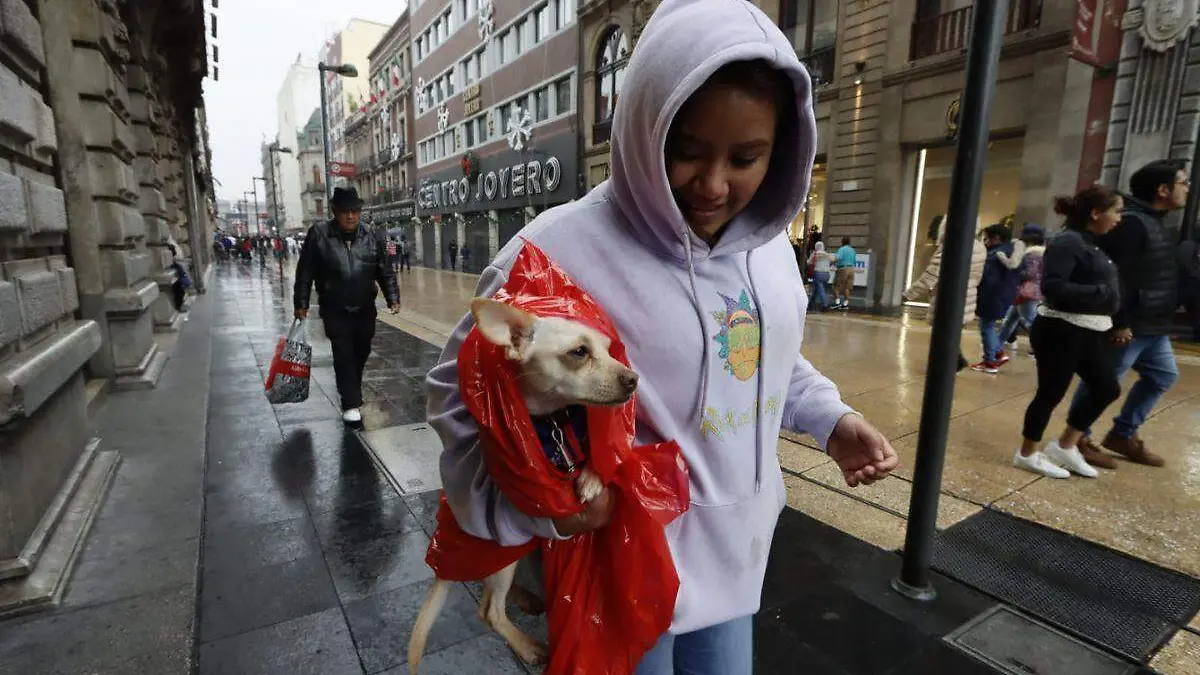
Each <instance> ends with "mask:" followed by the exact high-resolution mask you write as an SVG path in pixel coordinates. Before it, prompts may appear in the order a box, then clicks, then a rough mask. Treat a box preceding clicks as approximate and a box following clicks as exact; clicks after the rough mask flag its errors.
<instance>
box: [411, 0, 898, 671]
mask: <svg viewBox="0 0 1200 675" xmlns="http://www.w3.org/2000/svg"><path fill="white" fill-rule="evenodd" d="M681 26H686V27H689V30H680V27H681ZM622 91H623V93H622V96H621V97H620V99H619V100H618V102H617V109H616V114H615V115H614V118H613V119H614V121H613V128H612V144H613V149H614V152H613V165H612V176H611V178H609V179H608V180H607V181H605V182H604V183H602V184H600V185H599V186H597V187H596V188H595V189H593V190H592V191H591V192H590V193H588V194H587V195H585V196H583V197H582V198H581V199H579V200H577V201H575V202H572V203H570V204H564V205H562V206H558V207H555V208H553V209H550V210H548V211H545V212H544V213H542V214H540V215H539V216H538V217H537V218H536V219H535V220H534V221H533V222H531V223H530V224H529V225H528V226H527V227H526V228H525V229H524V230H523V231H522V237H523V238H525V239H528V240H529V241H531V242H532V243H533V244H535V245H537V246H538V247H540V248H541V249H542V250H543V251H544V252H545V253H546V254H547V255H548V256H549V257H550V258H551V259H552V260H554V261H555V262H556V263H557V264H558V265H559V266H561V267H562V268H563V270H564V271H565V272H566V273H567V274H569V275H570V276H571V277H572V278H573V280H574V281H576V282H577V283H578V284H579V285H580V286H581V287H584V288H586V289H587V291H588V293H589V294H591V295H592V296H593V297H594V298H595V299H596V301H597V302H598V303H599V304H600V305H601V306H602V307H603V308H604V309H605V310H606V311H607V312H608V314H609V315H610V316H611V317H612V319H613V322H614V325H616V326H617V328H618V330H619V331H620V332H621V337H622V340H623V341H624V343H625V347H626V348H627V351H628V356H629V359H630V361H631V362H633V363H634V364H637V368H638V374H639V375H640V378H641V379H640V385H639V393H640V394H641V395H640V396H638V397H637V407H638V409H637V417H638V420H639V424H638V438H637V442H638V443H651V442H656V441H661V440H666V439H673V440H676V441H678V443H679V445H680V447H681V448H682V451H683V455H684V457H685V459H686V461H687V463H688V465H689V469H690V476H691V482H690V489H691V503H692V505H693V506H692V508H690V509H689V510H688V511H687V512H686V513H684V514H683V515H682V516H681V517H680V518H679V519H678V521H676V522H674V523H672V524H671V526H670V527H669V528H667V537H668V543H669V545H670V548H671V554H672V558H673V560H674V561H675V564H676V566H677V568H678V571H679V579H680V586H679V590H678V599H677V601H676V605H675V608H674V609H675V612H674V620H673V622H672V624H671V626H670V629H669V632H668V633H666V634H664V635H663V636H662V637H661V638H660V639H659V640H658V642H657V644H656V645H655V646H654V647H652V648H651V649H650V651H649V652H648V653H647V654H646V656H645V657H644V658H643V659H642V662H641V663H640V664H639V665H638V666H637V668H636V669H635V672H636V674H637V675H672V674H673V673H689V674H691V675H749V674H750V673H751V671H752V669H753V661H754V654H753V626H754V621H753V617H754V614H755V612H757V611H758V609H759V606H760V599H761V596H762V585H763V578H764V574H765V572H766V565H767V559H768V557H769V554H770V543H771V538H772V534H773V532H774V531H775V525H776V522H777V520H778V517H779V513H780V510H781V509H782V508H783V505H784V503H785V501H786V489H785V487H784V485H783V480H782V474H781V470H780V468H779V459H778V456H777V455H776V452H775V447H774V446H775V443H774V441H773V440H771V439H774V438H776V437H778V434H779V432H780V428H781V426H782V427H783V428H786V429H789V430H793V431H799V430H804V431H807V432H810V433H811V434H812V435H813V436H814V438H816V442H817V443H818V444H819V445H821V446H822V447H825V448H827V449H828V452H829V454H830V455H831V456H832V458H833V459H834V461H835V462H836V463H837V464H838V466H839V468H840V470H841V471H842V472H843V476H844V479H845V480H846V482H847V483H848V484H849V485H851V486H855V485H859V484H863V483H868V482H872V481H873V480H876V479H878V478H880V477H882V476H884V475H886V474H887V473H888V472H889V471H891V470H892V469H893V468H894V467H895V466H896V464H897V460H896V455H895V452H894V450H892V448H891V446H890V444H889V443H888V442H887V440H886V439H885V438H884V437H883V436H882V434H880V433H879V432H878V431H877V430H876V429H875V428H874V427H872V426H871V425H870V424H868V423H867V422H866V421H865V420H864V419H863V418H862V417H860V416H858V415H856V414H854V413H853V412H852V411H851V409H850V407H849V406H847V405H845V404H844V403H843V402H842V401H841V397H840V396H839V394H838V392H837V388H836V387H835V386H834V385H833V383H832V382H830V381H829V380H828V379H827V378H825V377H824V376H823V375H821V374H820V372H818V371H817V369H816V368H815V367H813V365H812V364H810V363H809V362H808V361H807V360H806V359H805V358H804V356H803V355H801V353H800V342H801V340H800V338H801V335H802V334H803V332H804V321H805V307H806V305H807V298H806V297H805V293H804V291H803V286H802V284H800V283H798V281H797V279H796V276H797V275H796V266H795V263H794V260H795V254H794V252H793V251H792V249H791V246H790V245H789V243H788V241H787V238H786V237H785V236H782V235H783V234H784V232H785V231H786V229H787V227H788V225H789V224H790V223H791V222H793V221H794V219H795V217H796V216H797V214H799V213H800V212H801V209H802V207H803V206H804V203H805V198H806V196H807V194H808V190H809V181H810V175H811V171H812V161H813V156H814V152H815V148H816V145H817V136H816V124H815V121H814V118H813V113H812V85H811V82H810V80H809V76H808V72H807V71H806V70H805V68H804V66H803V65H801V63H800V62H799V60H798V59H797V58H796V50H795V49H794V48H793V47H792V46H791V43H790V42H789V41H788V39H787V37H785V36H784V34H783V33H782V32H780V30H779V29H778V28H777V27H776V26H775V23H774V22H773V21H772V20H771V19H769V18H768V17H767V16H766V15H765V14H763V12H762V11H761V10H759V9H758V8H757V7H755V6H754V5H752V4H750V3H748V2H729V1H728V0H664V2H662V3H661V4H659V5H658V8H657V9H656V10H655V13H654V15H653V16H652V18H651V19H650V21H649V22H648V23H647V25H646V26H645V28H644V31H643V32H642V35H641V37H640V39H639V41H638V46H637V49H636V50H635V51H634V52H633V54H632V56H631V57H630V60H629V64H628V66H627V68H626V71H625V85H624V89H623V90H622ZM523 245H524V242H523V241H522V239H521V238H514V239H513V240H512V241H511V242H509V243H508V244H507V245H506V246H505V247H504V248H503V249H502V250H501V251H500V253H499V255H498V256H497V258H496V259H495V260H493V261H492V263H491V264H490V265H489V266H488V267H487V268H486V269H485V270H484V271H483V274H482V276H481V278H480V282H479V286H478V287H477V289H476V295H479V296H484V297H487V296H491V295H492V294H493V293H495V292H496V290H497V289H499V288H500V287H502V286H503V284H504V282H505V280H506V278H507V273H508V270H509V269H510V268H511V266H512V264H513V262H514V261H515V260H516V257H517V254H518V253H519V252H520V250H521V248H522V246H523ZM681 282H682V283H681ZM472 326H473V322H472V320H471V318H470V316H469V315H468V316H465V317H464V318H463V320H462V321H461V322H460V323H459V324H458V326H457V328H456V329H455V332H454V334H453V335H452V336H451V338H450V341H449V343H448V344H447V346H446V348H445V351H444V352H443V357H442V362H441V363H440V364H439V365H438V366H437V367H435V368H434V369H433V370H432V371H431V372H430V373H429V376H428V379H427V392H428V400H429V408H428V410H429V416H430V417H429V418H430V422H431V424H432V426H433V427H434V428H435V429H436V430H437V431H438V433H439V434H440V436H441V439H442V443H443V447H445V449H446V450H445V455H444V456H443V458H442V463H441V465H442V467H443V469H444V472H443V476H442V477H443V483H444V489H445V495H446V500H447V502H448V504H449V507H450V509H451V510H452V511H453V513H454V515H455V517H456V518H457V521H458V524H459V525H460V526H462V528H463V529H464V530H465V531H466V532H468V533H469V534H471V535H473V536H476V537H482V538H485V539H489V540H496V541H498V542H499V543H500V544H502V545H506V546H511V545H518V544H522V543H524V542H527V541H529V540H530V539H531V538H532V537H535V536H536V537H543V538H547V539H551V540H553V539H557V538H562V537H570V536H574V535H576V534H579V533H582V532H585V531H588V530H592V529H596V528H598V527H602V526H603V525H604V524H605V523H606V522H607V521H608V518H609V516H610V514H611V508H612V506H613V504H614V503H615V502H616V501H617V500H616V499H607V498H604V497H603V496H601V497H598V498H596V499H594V500H592V501H591V502H589V505H588V507H586V509H585V511H583V512H582V513H581V514H580V515H577V516H571V517H568V518H563V519H559V520H557V521H555V520H550V519H540V518H531V517H529V516H526V515H524V514H523V513H520V512H518V511H517V510H516V509H515V508H514V507H513V505H512V503H511V502H509V501H508V500H507V499H505V497H504V495H503V494H501V493H500V492H498V490H497V488H496V486H495V484H494V483H493V482H492V481H491V480H490V479H489V478H488V473H487V469H486V467H485V464H484V459H483V451H482V450H481V444H480V442H479V437H478V427H477V425H476V424H475V422H474V420H473V419H472V417H471V415H470V414H469V413H468V412H467V411H466V409H465V408H464V407H463V404H462V400H461V398H460V397H461V394H460V391H459V372H458V367H457V356H458V351H459V348H460V346H461V345H462V342H463V340H464V339H465V337H466V335H467V333H468V332H469V330H470V329H471V328H472ZM763 336H767V339H765V340H764V339H763ZM583 352H584V353H583V356H581V357H580V358H582V359H584V360H585V361H586V360H587V359H589V358H590V357H589V356H588V355H587V354H586V350H583ZM584 367H586V366H584Z"/></svg>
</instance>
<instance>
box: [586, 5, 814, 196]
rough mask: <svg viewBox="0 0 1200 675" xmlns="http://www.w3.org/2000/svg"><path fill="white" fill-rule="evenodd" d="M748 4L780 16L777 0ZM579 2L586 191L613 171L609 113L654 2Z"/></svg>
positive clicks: (613, 109)
mask: <svg viewBox="0 0 1200 675" xmlns="http://www.w3.org/2000/svg"><path fill="white" fill-rule="evenodd" d="M831 2H832V0H831ZM752 4H754V5H755V6H757V7H758V8H759V9H761V10H763V12H764V13H765V14H766V15H767V16H768V17H769V18H771V19H772V20H776V19H777V18H778V13H779V4H780V3H779V2H778V0H755V1H754V2H753V3H752ZM579 5H580V6H579V39H580V43H581V46H580V59H581V61H580V64H579V73H580V110H579V122H580V128H581V131H580V134H581V135H582V137H583V138H582V142H581V159H580V164H581V166H580V171H581V172H582V173H583V176H584V180H585V181H586V189H588V190H590V189H592V188H594V187H596V186H597V185H599V184H600V183H602V182H604V179H606V178H608V176H609V174H610V173H611V171H610V167H609V145H608V140H609V132H610V130H611V128H612V114H613V111H615V110H616V105H617V99H618V98H619V97H620V93H621V83H622V81H623V80H624V72H625V67H626V66H627V65H628V63H629V55H630V54H631V53H632V52H633V47H634V45H636V44H637V39H638V37H640V36H641V34H642V28H643V27H645V25H646V22H647V21H649V20H650V15H651V14H653V13H654V9H655V8H656V7H658V1H657V0H583V1H581V2H580V3H579Z"/></svg>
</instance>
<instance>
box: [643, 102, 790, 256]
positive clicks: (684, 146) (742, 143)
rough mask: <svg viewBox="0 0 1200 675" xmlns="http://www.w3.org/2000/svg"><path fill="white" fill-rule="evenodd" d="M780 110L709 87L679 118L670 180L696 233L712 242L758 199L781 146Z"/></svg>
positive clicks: (670, 142) (670, 145)
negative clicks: (776, 148) (774, 150)
mask: <svg viewBox="0 0 1200 675" xmlns="http://www.w3.org/2000/svg"><path fill="white" fill-rule="evenodd" d="M775 124H776V110H775V106H774V105H773V104H772V103H771V102H770V101H767V100H764V99H763V98H762V97H761V96H755V95H753V94H750V93H747V92H744V91H742V90H740V89H738V88H737V87H735V86H733V85H729V84H706V85H704V86H703V87H701V88H700V89H699V90H697V91H696V93H695V94H693V95H692V97H691V98H690V99H688V101H687V103H686V104H684V106H683V108H682V109H681V110H680V111H679V114H678V115H676V117H675V121H674V122H673V123H672V124H671V133H670V135H669V136H668V139H667V150H666V154H667V157H666V160H667V179H668V180H669V181H670V184H671V193H672V194H673V195H674V197H675V203H676V204H678V205H679V210H680V211H681V212H682V213H683V217H684V219H685V220H687V223H688V225H690V226H691V228H692V230H693V231H695V232H696V234H697V235H699V236H700V238H701V239H704V240H705V241H708V242H710V243H711V242H712V241H713V239H714V238H715V237H716V235H717V233H718V232H719V231H720V230H721V228H722V227H724V226H725V224H726V223H728V222H729V221H730V220H732V219H733V217H734V216H735V215H737V214H738V212H740V211H741V210H742V209H743V208H745V207H746V204H748V203H750V200H751V199H752V198H753V197H754V193H755V192H757V191H758V187H759V186H760V185H762V182H763V179H764V178H765V177H766V175H767V167H768V166H769V165H770V163H771V149H772V148H773V147H774V146H775Z"/></svg>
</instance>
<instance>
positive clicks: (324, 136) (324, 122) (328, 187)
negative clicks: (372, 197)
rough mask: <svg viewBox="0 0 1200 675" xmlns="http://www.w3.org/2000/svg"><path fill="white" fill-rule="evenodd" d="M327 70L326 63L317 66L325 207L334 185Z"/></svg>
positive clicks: (327, 205) (327, 204)
mask: <svg viewBox="0 0 1200 675" xmlns="http://www.w3.org/2000/svg"><path fill="white" fill-rule="evenodd" d="M325 72H326V71H325V64H321V65H320V66H319V67H318V68H317V75H319V76H320V79H321V148H322V149H323V150H324V151H325V207H326V208H328V207H329V199H330V195H332V194H333V193H332V189H333V187H332V181H330V180H329V113H328V112H326V111H325V98H326V93H325Z"/></svg>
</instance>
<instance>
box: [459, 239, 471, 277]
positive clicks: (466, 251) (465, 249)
mask: <svg viewBox="0 0 1200 675" xmlns="http://www.w3.org/2000/svg"><path fill="white" fill-rule="evenodd" d="M459 253H461V254H462V261H463V264H462V271H464V272H467V271H468V269H467V267H468V266H469V265H470V264H471V246H470V245H469V244H463V245H462V249H460V250H459Z"/></svg>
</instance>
